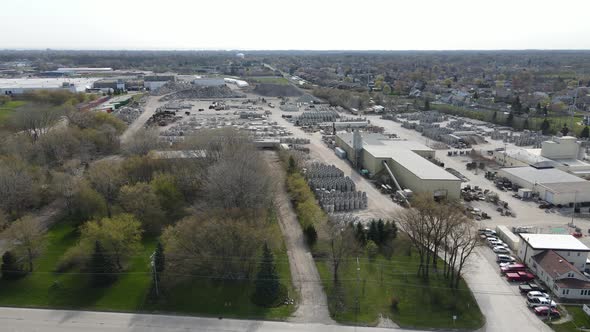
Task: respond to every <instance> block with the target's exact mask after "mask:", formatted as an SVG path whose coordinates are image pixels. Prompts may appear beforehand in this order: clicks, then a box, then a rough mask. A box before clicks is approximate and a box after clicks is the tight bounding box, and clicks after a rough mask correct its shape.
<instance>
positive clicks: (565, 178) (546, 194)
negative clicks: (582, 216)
mask: <svg viewBox="0 0 590 332" xmlns="http://www.w3.org/2000/svg"><path fill="white" fill-rule="evenodd" d="M498 175H499V176H502V177H505V178H507V179H508V180H510V181H511V182H512V183H516V184H517V185H518V186H520V187H522V188H526V189H530V190H532V191H533V192H534V193H537V194H538V195H539V197H540V198H541V199H543V200H545V201H547V202H549V203H552V204H562V205H568V204H570V203H572V204H573V203H574V202H576V203H585V202H590V182H589V181H587V180H584V179H582V178H579V177H577V176H575V175H572V174H569V173H567V172H564V171H562V170H559V169H557V168H540V169H539V168H534V167H530V166H523V167H509V168H502V169H501V170H499V171H498Z"/></svg>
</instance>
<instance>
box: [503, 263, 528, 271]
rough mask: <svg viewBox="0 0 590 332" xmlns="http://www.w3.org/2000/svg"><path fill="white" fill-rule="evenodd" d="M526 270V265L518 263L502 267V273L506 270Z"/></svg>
mask: <svg viewBox="0 0 590 332" xmlns="http://www.w3.org/2000/svg"><path fill="white" fill-rule="evenodd" d="M524 270H526V265H524V264H520V263H516V264H508V265H506V266H503V267H501V268H500V273H506V272H517V271H524Z"/></svg>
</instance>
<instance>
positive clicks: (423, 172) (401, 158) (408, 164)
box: [364, 145, 460, 181]
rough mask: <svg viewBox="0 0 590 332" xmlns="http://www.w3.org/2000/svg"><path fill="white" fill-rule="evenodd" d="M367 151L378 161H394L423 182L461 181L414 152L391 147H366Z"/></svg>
mask: <svg viewBox="0 0 590 332" xmlns="http://www.w3.org/2000/svg"><path fill="white" fill-rule="evenodd" d="M364 149H365V151H367V153H369V154H371V155H372V156H373V157H375V158H378V159H393V161H394V162H396V163H398V164H399V165H400V166H402V167H403V168H405V169H407V170H409V171H410V172H412V173H413V174H414V175H416V176H417V177H419V178H420V179H423V180H455V181H460V180H459V179H458V178H457V177H455V176H454V175H452V174H451V173H449V172H447V171H445V170H444V169H443V168H441V167H439V166H436V165H435V164H433V163H431V162H430V161H428V160H427V159H425V158H423V157H421V156H420V155H418V154H416V153H415V152H413V151H412V150H409V149H404V148H392V147H391V145H365V146H364Z"/></svg>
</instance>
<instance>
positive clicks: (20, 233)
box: [3, 216, 44, 272]
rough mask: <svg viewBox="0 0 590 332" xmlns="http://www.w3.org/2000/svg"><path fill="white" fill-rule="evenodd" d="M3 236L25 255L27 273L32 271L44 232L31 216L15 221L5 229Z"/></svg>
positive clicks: (40, 248)
mask: <svg viewBox="0 0 590 332" xmlns="http://www.w3.org/2000/svg"><path fill="white" fill-rule="evenodd" d="M3 236H4V237H5V238H6V239H7V240H8V241H10V242H11V243H13V244H14V245H16V246H17V248H18V249H19V250H22V251H23V252H24V254H25V257H26V260H27V264H28V265H29V272H32V271H33V260H34V259H35V258H36V257H37V256H38V255H39V254H40V253H41V250H42V248H43V245H44V243H43V238H44V230H43V227H42V226H41V225H40V224H39V222H38V221H37V220H35V219H33V218H32V217H31V216H25V217H23V218H21V219H18V220H16V221H15V222H13V223H12V224H10V226H9V227H8V228H7V229H6V231H5V232H4V234H3Z"/></svg>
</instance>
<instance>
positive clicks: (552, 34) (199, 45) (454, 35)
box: [0, 0, 590, 50]
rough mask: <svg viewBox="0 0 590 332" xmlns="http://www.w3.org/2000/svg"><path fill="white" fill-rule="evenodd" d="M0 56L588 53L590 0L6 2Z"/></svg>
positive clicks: (1, 14)
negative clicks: (20, 51)
mask: <svg viewBox="0 0 590 332" xmlns="http://www.w3.org/2000/svg"><path fill="white" fill-rule="evenodd" d="M0 31H2V32H1V33H0V49H2V48H27V49H30V48H54V49H196V50H202V49H244V50H249V49H250V50H252V49H257V50H277V49H280V50H285V49H306V50H337V49H338V50H342V49H346V50H449V49H590V0H561V1H557V0H404V1H400V0H382V1H380V0H286V1H281V0H274V1H266V0H242V1H234V0H158V1H154V0H141V1H140V0H116V1H115V0H101V1H84V0H12V1H10V0H7V1H3V3H2V5H1V6H0Z"/></svg>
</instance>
